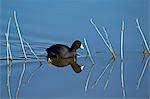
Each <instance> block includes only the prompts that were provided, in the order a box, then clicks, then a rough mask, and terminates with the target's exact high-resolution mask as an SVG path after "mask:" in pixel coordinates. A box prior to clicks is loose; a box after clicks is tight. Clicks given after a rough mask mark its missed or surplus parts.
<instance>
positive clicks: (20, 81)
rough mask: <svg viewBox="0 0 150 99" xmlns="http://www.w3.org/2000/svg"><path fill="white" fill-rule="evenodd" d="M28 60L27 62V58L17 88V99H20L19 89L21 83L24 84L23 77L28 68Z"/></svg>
mask: <svg viewBox="0 0 150 99" xmlns="http://www.w3.org/2000/svg"><path fill="white" fill-rule="evenodd" d="M26 62H27V60H25V61H24V64H23V68H22V72H21V75H20V78H19V83H18V87H17V90H16V96H15V98H16V99H18V95H19V90H20V87H21V84H22V79H23V76H24V72H25V70H26Z"/></svg>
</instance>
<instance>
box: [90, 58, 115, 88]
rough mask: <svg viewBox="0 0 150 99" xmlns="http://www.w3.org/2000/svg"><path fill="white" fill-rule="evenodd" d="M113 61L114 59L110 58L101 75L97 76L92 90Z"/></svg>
mask: <svg viewBox="0 0 150 99" xmlns="http://www.w3.org/2000/svg"><path fill="white" fill-rule="evenodd" d="M113 60H114V58H113V57H112V58H111V59H110V60H109V61H108V63H107V65H106V67H105V68H104V70H103V71H102V73H101V74H100V75H99V76H98V78H97V80H96V81H95V82H94V84H93V86H92V88H94V87H95V86H96V85H97V84H98V82H99V81H100V80H101V78H102V77H103V75H104V74H105V72H106V70H107V69H108V67H109V66H110V65H111V63H112V61H113Z"/></svg>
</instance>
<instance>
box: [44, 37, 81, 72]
mask: <svg viewBox="0 0 150 99" xmlns="http://www.w3.org/2000/svg"><path fill="white" fill-rule="evenodd" d="M78 48H81V49H84V47H83V45H82V43H81V42H80V41H79V40H76V41H74V42H73V44H72V46H71V47H68V46H66V45H63V44H55V45H52V46H50V47H49V48H47V49H46V51H47V61H48V63H49V64H53V65H55V66H57V67H65V66H68V65H71V67H72V69H73V70H74V71H75V72H76V73H80V72H81V71H82V70H83V68H84V66H83V65H78V64H77V49H78Z"/></svg>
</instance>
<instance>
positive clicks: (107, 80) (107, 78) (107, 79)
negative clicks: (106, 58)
mask: <svg viewBox="0 0 150 99" xmlns="http://www.w3.org/2000/svg"><path fill="white" fill-rule="evenodd" d="M114 61H115V60H114ZM114 61H112V63H111V64H112V66H111V69H110V71H109V74H108V76H107V77H106V81H105V86H104V89H106V88H107V86H108V83H109V78H110V75H111V73H112V71H113V69H114Z"/></svg>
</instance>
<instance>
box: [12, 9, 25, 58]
mask: <svg viewBox="0 0 150 99" xmlns="http://www.w3.org/2000/svg"><path fill="white" fill-rule="evenodd" d="M14 19H15V23H16V27H17V31H18V35H19V38H20V43H21V46H22V51H23V54H24V57H25V59H27V55H26V51H25V47H24V44H23V40H22V37H21V32H20V28H19V24H18V21H17V17H16V11H14Z"/></svg>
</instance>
